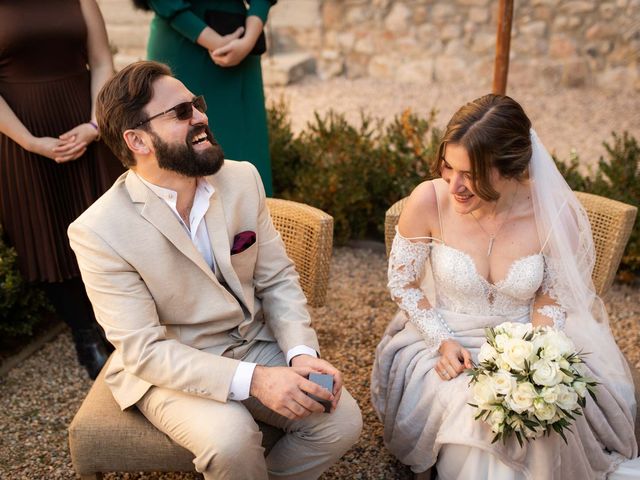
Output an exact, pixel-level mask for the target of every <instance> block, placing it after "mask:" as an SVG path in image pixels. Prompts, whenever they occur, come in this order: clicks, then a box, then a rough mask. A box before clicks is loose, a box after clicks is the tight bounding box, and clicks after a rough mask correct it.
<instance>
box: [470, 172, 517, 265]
mask: <svg viewBox="0 0 640 480" xmlns="http://www.w3.org/2000/svg"><path fill="white" fill-rule="evenodd" d="M519 186H520V185H519V184H516V189H515V191H514V192H513V196H512V197H511V205H509V210H508V211H507V215H506V216H505V217H504V220H503V221H502V223H501V224H500V226H499V227H498V229H497V230H496V231H495V232H494V233H493V234H491V233H489V232H487V230H486V229H485V228H484V227H483V226H482V224H481V223H480V220H478V219H477V218H476V216H475V215H474V214H473V212H469V213H470V214H471V217H472V218H473V219H474V220H475V221H476V223H477V224H478V226H479V227H480V228H481V229H482V231H483V232H484V233H485V234H486V235H487V236H488V237H489V248H488V249H487V257H490V256H491V251H492V250H493V242H494V240H495V239H496V237H497V236H498V234H499V233H500V230H502V227H504V224H505V223H507V220H509V216H510V215H511V209H512V208H513V204H514V203H515V200H516V195H517V193H518V187H519ZM497 207H498V203H497V202H496V208H497Z"/></svg>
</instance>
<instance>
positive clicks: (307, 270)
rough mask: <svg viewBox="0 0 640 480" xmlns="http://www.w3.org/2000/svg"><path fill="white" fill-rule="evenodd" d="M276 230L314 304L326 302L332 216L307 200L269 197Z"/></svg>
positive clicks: (305, 292)
mask: <svg viewBox="0 0 640 480" xmlns="http://www.w3.org/2000/svg"><path fill="white" fill-rule="evenodd" d="M267 207H268V208H269V212H270V213H271V218H272V220H273V224H274V226H275V227H276V230H278V232H279V233H280V236H281V237H282V240H283V241H284V244H285V248H286V250H287V255H289V258H291V260H292V261H293V263H294V265H295V267H296V271H297V272H298V274H299V275H300V285H301V286H302V290H303V291H304V294H305V295H306V297H307V302H308V303H309V305H310V306H312V307H321V306H322V305H324V303H325V300H326V296H327V287H328V284H329V267H330V264H331V253H332V248H333V217H332V216H331V215H329V214H327V213H325V212H323V211H322V210H320V209H317V208H315V207H312V206H310V205H306V204H304V203H299V202H293V201H290V200H281V199H275V198H268V199H267Z"/></svg>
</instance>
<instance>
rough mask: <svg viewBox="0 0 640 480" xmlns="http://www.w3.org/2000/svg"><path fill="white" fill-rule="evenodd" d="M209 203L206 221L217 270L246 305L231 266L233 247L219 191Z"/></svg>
mask: <svg viewBox="0 0 640 480" xmlns="http://www.w3.org/2000/svg"><path fill="white" fill-rule="evenodd" d="M209 202H210V203H209V210H207V213H206V214H205V216H204V219H205V222H206V224H207V232H208V233H209V240H210V241H211V248H212V249H213V258H214V259H215V262H216V268H218V269H219V270H220V273H221V274H222V276H223V277H224V280H225V282H227V285H229V287H230V288H231V289H232V290H233V293H235V295H236V297H238V298H239V299H241V300H242V302H243V303H244V304H245V305H246V304H247V302H246V299H245V298H244V292H243V291H242V285H241V283H240V279H239V278H238V275H236V271H235V270H234V269H233V266H232V265H231V245H230V244H229V234H228V230H227V222H226V219H225V215H224V210H223V208H222V200H221V199H220V194H219V193H218V190H217V189H216V190H214V192H213V195H211V199H210V200H209Z"/></svg>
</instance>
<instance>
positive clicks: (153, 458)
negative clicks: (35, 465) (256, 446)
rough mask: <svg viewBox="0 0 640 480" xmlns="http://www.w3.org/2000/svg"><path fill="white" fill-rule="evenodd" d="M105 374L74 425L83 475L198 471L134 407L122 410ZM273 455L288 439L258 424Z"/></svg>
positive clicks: (74, 452) (74, 455) (73, 447)
mask: <svg viewBox="0 0 640 480" xmlns="http://www.w3.org/2000/svg"><path fill="white" fill-rule="evenodd" d="M104 372H105V369H103V370H102V372H101V373H100V375H99V376H98V378H97V379H96V381H95V382H94V384H93V386H92V387H91V390H90V391H89V393H88V395H87V397H86V398H85V399H84V402H82V405H81V407H80V410H78V413H76V416H75V417H74V419H73V421H72V422H71V425H70V426H69V449H70V451H71V460H72V462H73V466H74V469H75V471H76V473H77V474H78V475H87V474H91V473H95V472H140V471H164V472H182V471H185V472H188V471H194V465H193V463H192V460H193V455H192V454H191V452H189V451H188V450H186V449H184V448H182V447H180V446H179V445H177V444H175V443H174V442H173V441H172V440H170V439H169V437H167V436H166V435H165V434H164V433H162V432H160V431H159V430H158V429H156V428H155V427H154V426H153V425H151V423H149V421H147V419H146V418H145V417H144V416H143V415H142V413H140V411H139V410H138V409H137V408H135V407H133V408H130V409H127V410H126V411H124V412H123V411H121V410H120V407H119V406H118V404H117V403H116V401H115V400H114V398H113V395H112V394H111V391H110V390H109V387H108V386H107V384H106V383H105V381H104ZM258 425H259V427H260V430H261V431H262V433H263V438H262V445H263V446H264V447H265V451H266V452H268V451H269V450H270V449H271V447H273V445H274V444H275V443H276V442H277V441H278V440H279V439H280V437H281V436H282V435H283V432H282V430H279V429H277V428H275V427H272V426H270V425H266V424H263V423H261V422H258Z"/></svg>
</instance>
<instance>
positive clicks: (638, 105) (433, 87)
mask: <svg viewBox="0 0 640 480" xmlns="http://www.w3.org/2000/svg"><path fill="white" fill-rule="evenodd" d="M490 90H491V89H490V87H489V86H488V85H484V86H483V85H481V84H479V82H477V81H476V79H468V78H465V79H460V80H458V81H456V82H451V83H446V84H442V83H440V84H411V83H405V84H398V83H397V82H392V81H385V80H380V79H371V78H362V79H356V80H347V79H344V78H336V79H331V80H327V81H320V80H318V79H317V78H314V77H307V78H306V79H305V81H304V82H302V83H299V84H295V85H289V86H287V87H277V88H276V87H272V88H268V89H266V96H267V102H269V101H274V100H278V99H280V98H284V99H285V100H286V101H287V103H288V104H289V107H290V114H291V120H292V126H293V129H294V131H300V130H301V129H303V128H304V126H305V125H306V124H307V123H308V122H309V121H311V120H312V119H313V113H314V111H317V112H319V113H325V112H327V111H328V110H329V109H333V110H336V111H339V112H343V113H345V114H346V115H347V118H348V119H349V120H350V121H352V122H358V121H359V118H360V111H364V112H366V113H368V114H370V115H372V116H374V117H377V118H384V119H387V120H388V119H391V118H393V116H394V115H397V114H399V113H401V112H402V111H403V110H404V109H406V108H411V109H412V110H413V111H414V112H416V113H418V114H420V115H422V116H428V115H429V112H430V111H431V109H434V108H435V109H436V110H437V111H438V114H437V116H436V125H437V126H439V127H440V128H444V127H445V126H446V123H447V122H448V121H449V119H450V118H451V116H452V115H453V113H454V112H455V111H456V110H457V109H458V108H459V107H460V106H462V105H463V104H464V103H466V102H468V101H470V100H473V99H474V98H477V97H480V96H482V95H484V94H485V93H488V92H489V91H490ZM507 93H508V94H509V95H511V96H512V97H513V98H515V99H516V100H518V101H519V102H520V103H521V104H522V106H523V107H524V109H525V111H526V112H527V114H528V115H529V117H530V118H531V121H532V122H533V125H534V128H535V129H536V131H537V132H538V135H539V136H540V138H541V139H542V141H543V142H544V143H545V145H546V147H547V149H548V150H549V151H552V152H556V153H557V154H558V156H559V157H560V158H562V159H566V158H568V156H569V152H570V151H571V149H574V148H575V149H576V151H577V152H578V154H579V155H580V157H581V161H583V162H584V163H585V164H590V163H594V162H597V160H598V158H599V157H600V155H604V154H605V149H604V147H602V142H603V141H604V140H608V141H609V140H611V138H612V137H611V132H612V131H615V132H620V133H621V132H622V131H624V130H627V131H629V132H630V133H632V134H633V135H634V136H635V137H636V138H637V139H640V95H639V94H638V92H633V91H628V92H624V91H614V90H609V91H607V90H603V89H596V88H593V87H583V88H579V89H568V88H561V87H548V88H544V87H542V86H540V85H536V86H531V85H527V81H526V79H518V78H515V76H514V78H513V80H512V79H510V83H509V89H508V91H507Z"/></svg>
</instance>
